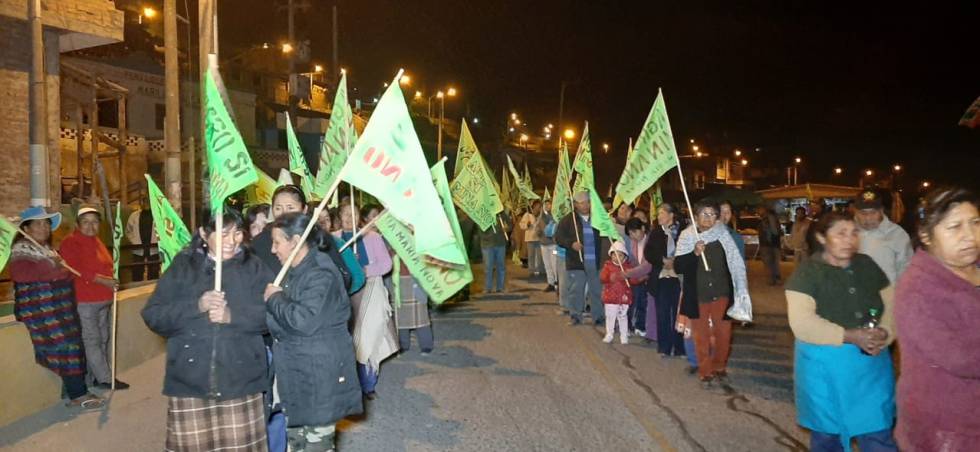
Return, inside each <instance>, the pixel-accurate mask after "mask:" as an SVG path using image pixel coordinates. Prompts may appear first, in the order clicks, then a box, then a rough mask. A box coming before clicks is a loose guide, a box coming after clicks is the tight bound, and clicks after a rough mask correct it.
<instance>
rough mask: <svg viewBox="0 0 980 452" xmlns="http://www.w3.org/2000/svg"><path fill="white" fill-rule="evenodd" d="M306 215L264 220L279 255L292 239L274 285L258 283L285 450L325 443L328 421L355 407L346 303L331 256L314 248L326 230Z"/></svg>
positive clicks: (329, 446) (329, 444)
mask: <svg viewBox="0 0 980 452" xmlns="http://www.w3.org/2000/svg"><path fill="white" fill-rule="evenodd" d="M310 221H312V219H311V218H310V216H309V215H307V214H301V213H288V214H285V215H280V216H278V217H277V218H276V221H275V222H274V223H273V224H272V252H273V254H275V255H276V257H277V258H278V259H279V261H280V262H282V263H284V262H286V261H287V260H288V259H289V255H290V253H292V252H293V250H294V249H296V248H297V247H298V248H299V250H298V251H297V252H296V257H295V259H293V261H292V263H291V264H290V265H291V268H290V271H289V272H288V273H286V279H285V281H284V284H283V285H282V287H279V286H275V285H271V284H270V285H269V286H267V288H266V290H265V301H266V308H267V310H268V314H269V317H268V319H269V330H270V332H271V333H272V337H273V338H274V339H275V340H274V343H273V346H272V353H273V362H274V363H275V371H276V389H277V391H275V393H276V394H277V395H278V397H279V398H280V399H281V402H282V406H283V411H284V413H285V414H286V425H287V428H286V432H287V437H288V441H289V448H290V449H291V450H303V451H313V450H317V451H327V450H333V447H334V434H335V432H336V427H335V426H336V422H337V421H339V420H341V419H343V418H344V417H346V416H349V415H352V414H359V413H361V412H362V410H363V405H362V401H361V394H360V388H359V387H358V385H357V383H356V382H355V379H356V378H357V370H356V368H355V367H354V363H355V360H354V344H353V341H352V339H351V335H350V333H349V332H348V330H347V323H348V321H349V320H350V315H351V314H350V313H351V305H350V299H349V298H348V296H347V293H346V290H345V288H344V282H343V279H342V277H341V275H340V271H339V270H338V268H337V264H335V263H334V262H333V260H332V259H331V258H330V257H329V256H327V255H326V254H325V253H321V252H319V251H318V249H319V248H320V247H321V246H322V244H323V242H325V241H330V240H332V239H333V238H332V237H330V236H329V235H327V234H326V233H324V232H321V231H319V229H318V228H316V227H314V229H313V231H312V232H311V233H310V235H308V236H307V238H306V240H305V241H301V240H302V235H303V230H304V229H305V228H306V225H307V224H308V223H309V222H310Z"/></svg>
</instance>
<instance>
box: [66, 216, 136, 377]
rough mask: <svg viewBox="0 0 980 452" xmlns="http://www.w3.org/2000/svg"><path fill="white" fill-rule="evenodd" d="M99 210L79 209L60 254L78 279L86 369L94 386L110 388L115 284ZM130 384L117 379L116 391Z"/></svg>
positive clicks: (76, 284) (76, 283) (76, 295)
mask: <svg viewBox="0 0 980 452" xmlns="http://www.w3.org/2000/svg"><path fill="white" fill-rule="evenodd" d="M101 219H102V218H101V216H100V215H99V211H98V210H96V209H94V208H92V207H82V208H80V209H78V214H77V215H76V216H75V223H76V225H77V228H76V229H75V230H74V231H72V233H71V234H69V235H68V237H65V239H64V240H63V241H62V242H61V247H60V248H59V250H58V251H59V253H60V254H61V257H62V258H63V259H64V260H65V262H67V263H68V265H70V266H72V267H73V268H75V269H76V270H78V272H79V273H81V276H76V277H75V278H74V281H73V282H74V285H75V300H76V301H77V302H78V318H79V320H80V321H81V324H82V342H83V343H84V344H85V359H86V361H87V362H88V370H89V372H90V373H91V374H92V377H93V378H94V379H95V386H96V387H97V388H100V389H109V388H110V386H111V381H112V372H111V371H110V367H109V309H110V308H111V307H112V291H113V290H115V289H116V287H117V286H118V282H117V281H116V280H115V279H113V277H112V256H111V255H110V254H109V250H107V249H106V247H105V245H103V244H102V241H101V240H99V237H98V235H99V223H100V221H101ZM126 388H129V385H128V384H126V383H123V382H121V381H119V380H116V389H126Z"/></svg>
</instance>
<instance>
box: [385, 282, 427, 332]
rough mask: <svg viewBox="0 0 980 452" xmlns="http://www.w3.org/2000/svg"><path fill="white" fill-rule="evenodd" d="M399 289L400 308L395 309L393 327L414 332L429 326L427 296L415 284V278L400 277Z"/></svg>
mask: <svg viewBox="0 0 980 452" xmlns="http://www.w3.org/2000/svg"><path fill="white" fill-rule="evenodd" d="M392 289H394V288H392ZM399 289H401V290H400V292H401V306H398V307H396V308H395V327H396V328H398V329H399V330H414V329H416V328H424V327H427V326H429V325H431V324H432V322H431V321H430V320H429V296H428V295H427V294H426V293H425V291H424V290H422V288H421V287H419V285H418V284H417V283H416V282H415V278H413V277H412V276H411V275H402V276H401V280H400V283H399Z"/></svg>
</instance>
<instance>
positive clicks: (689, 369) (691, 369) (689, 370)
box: [687, 366, 698, 375]
mask: <svg viewBox="0 0 980 452" xmlns="http://www.w3.org/2000/svg"><path fill="white" fill-rule="evenodd" d="M696 373H698V366H687V374H688V375H694V374H696Z"/></svg>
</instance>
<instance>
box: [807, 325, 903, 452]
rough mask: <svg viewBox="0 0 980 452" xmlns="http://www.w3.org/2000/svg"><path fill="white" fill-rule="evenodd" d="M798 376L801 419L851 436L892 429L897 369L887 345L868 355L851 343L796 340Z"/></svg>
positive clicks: (847, 446)
mask: <svg viewBox="0 0 980 452" xmlns="http://www.w3.org/2000/svg"><path fill="white" fill-rule="evenodd" d="M795 355H796V356H795V360H794V369H795V371H794V373H795V375H794V377H795V380H796V413H797V420H798V421H799V423H800V425H801V426H803V427H806V428H808V429H810V430H813V431H817V432H820V433H826V434H830V435H840V440H841V445H843V446H844V450H845V451H848V452H850V450H851V438H852V437H855V436H859V435H863V434H866V433H873V432H878V431H881V430H889V429H891V428H892V426H893V425H894V423H895V374H894V372H893V370H892V358H891V355H890V354H889V353H888V350H883V351H882V352H881V353H879V354H878V356H868V355H865V354H862V353H861V349H860V348H858V347H857V346H856V345H853V344H844V345H840V346H835V345H815V344H809V343H806V342H803V341H799V340H797V341H796V353H795Z"/></svg>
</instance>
